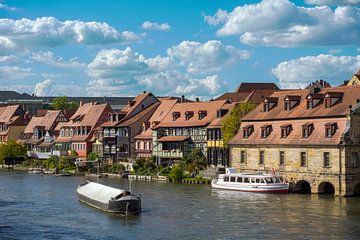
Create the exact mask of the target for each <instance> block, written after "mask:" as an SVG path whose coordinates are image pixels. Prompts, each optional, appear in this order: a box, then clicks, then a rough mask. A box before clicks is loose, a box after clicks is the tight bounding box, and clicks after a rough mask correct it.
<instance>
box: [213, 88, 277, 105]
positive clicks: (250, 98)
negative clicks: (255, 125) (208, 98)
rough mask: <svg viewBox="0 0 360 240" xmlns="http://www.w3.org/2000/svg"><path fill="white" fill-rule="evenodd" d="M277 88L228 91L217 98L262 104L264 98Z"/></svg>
mask: <svg viewBox="0 0 360 240" xmlns="http://www.w3.org/2000/svg"><path fill="white" fill-rule="evenodd" d="M274 92H275V90H253V91H251V92H227V93H224V94H223V95H221V96H220V97H217V98H216V99H215V100H226V99H229V100H231V101H232V102H252V103H255V104H260V103H261V102H262V101H263V100H264V98H266V97H268V96H270V95H271V94H273V93H274Z"/></svg>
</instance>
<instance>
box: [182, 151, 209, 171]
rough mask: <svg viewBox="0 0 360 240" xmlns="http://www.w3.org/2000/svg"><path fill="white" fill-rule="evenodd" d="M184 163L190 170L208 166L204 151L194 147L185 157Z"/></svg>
mask: <svg viewBox="0 0 360 240" xmlns="http://www.w3.org/2000/svg"><path fill="white" fill-rule="evenodd" d="M182 164H183V165H184V167H185V168H186V169H187V170H188V171H189V172H192V171H193V170H194V169H196V168H198V169H204V168H206V165H207V162H206V157H205V155H204V154H203V152H202V151H201V150H200V149H198V148H194V149H193V150H192V151H191V153H190V154H187V155H186V156H184V157H183V159H182Z"/></svg>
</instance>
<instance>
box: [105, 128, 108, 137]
mask: <svg viewBox="0 0 360 240" xmlns="http://www.w3.org/2000/svg"><path fill="white" fill-rule="evenodd" d="M104 137H109V129H107V128H105V129H104Z"/></svg>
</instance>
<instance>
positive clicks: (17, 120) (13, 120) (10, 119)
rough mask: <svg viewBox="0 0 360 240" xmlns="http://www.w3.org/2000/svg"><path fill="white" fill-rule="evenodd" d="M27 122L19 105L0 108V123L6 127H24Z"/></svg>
mask: <svg viewBox="0 0 360 240" xmlns="http://www.w3.org/2000/svg"><path fill="white" fill-rule="evenodd" d="M28 122H29V120H28V119H27V117H26V116H25V112H24V111H23V110H22V109H21V107H20V106H19V105H12V106H6V107H0V123H5V124H6V125H26V124H27V123H28Z"/></svg>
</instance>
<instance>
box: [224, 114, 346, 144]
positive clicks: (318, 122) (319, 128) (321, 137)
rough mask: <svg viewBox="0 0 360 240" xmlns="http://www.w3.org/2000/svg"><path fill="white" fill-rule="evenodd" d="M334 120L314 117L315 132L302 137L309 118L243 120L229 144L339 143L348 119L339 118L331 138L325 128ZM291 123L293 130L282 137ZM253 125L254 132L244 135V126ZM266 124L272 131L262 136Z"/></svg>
mask: <svg viewBox="0 0 360 240" xmlns="http://www.w3.org/2000/svg"><path fill="white" fill-rule="evenodd" d="M332 122H334V118H328V119H326V118H324V119H313V120H312V124H313V126H314V130H313V132H312V133H311V134H310V136H309V137H308V138H303V137H302V129H303V128H302V126H303V125H304V124H306V123H308V121H307V120H302V119H298V120H292V121H291V122H289V121H288V120H281V121H271V122H270V121H262V122H251V124H250V123H249V122H242V123H241V125H240V130H239V132H238V133H237V134H236V136H235V137H234V138H233V139H232V140H231V141H230V142H229V144H235V145H237V144H244V145H255V144H257V145H261V144H265V145H337V144H340V142H341V140H342V134H343V133H344V131H345V128H346V122H347V119H346V118H345V117H343V118H337V119H336V122H337V125H338V129H337V131H336V132H335V134H334V135H333V136H332V137H331V138H327V137H325V128H326V125H327V124H328V123H332ZM289 124H291V127H292V130H291V131H290V134H289V135H288V136H287V137H286V138H282V137H281V128H282V127H284V126H285V125H289ZM245 125H247V126H249V125H252V126H253V127H254V132H253V133H252V134H251V135H250V136H249V137H248V138H244V137H243V131H242V129H243V127H244V126H245ZM264 125H271V127H272V131H271V133H270V135H268V137H266V138H262V137H261V127H263V126H264Z"/></svg>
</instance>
